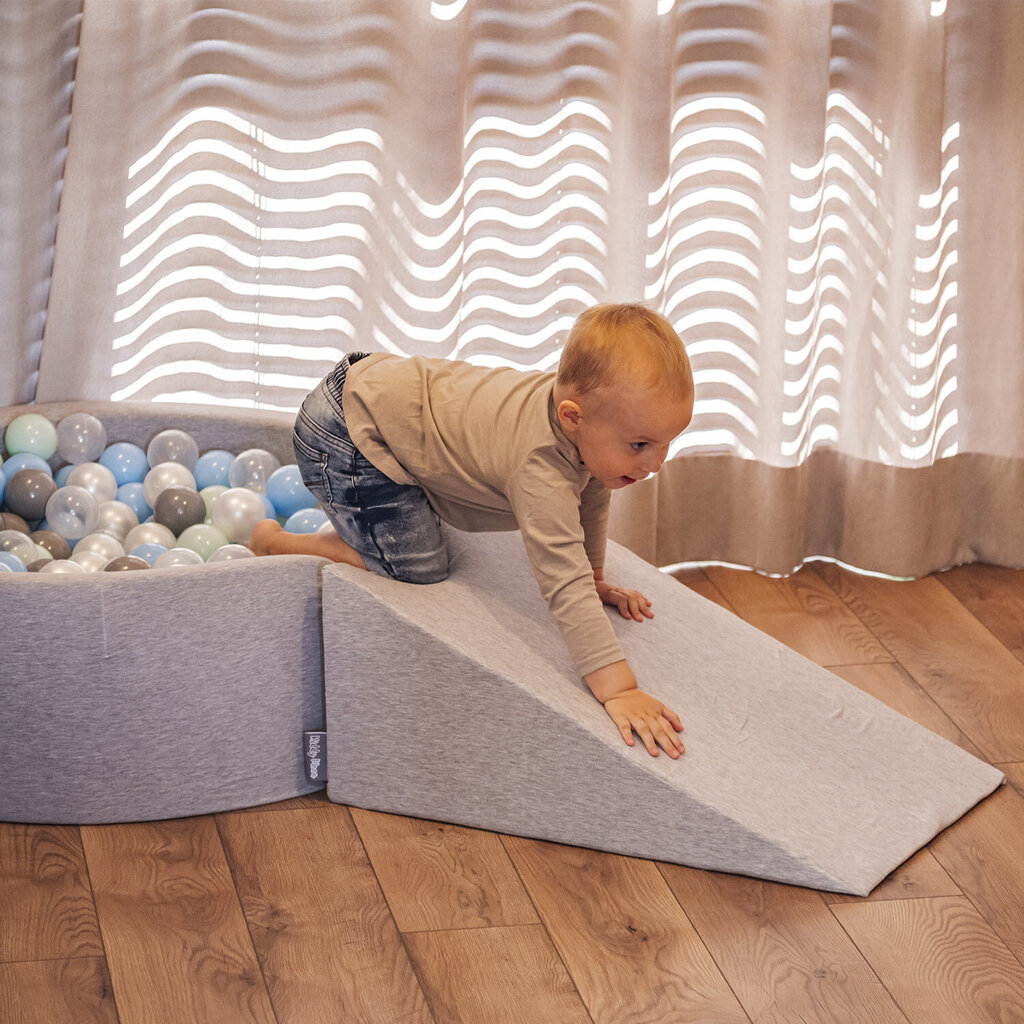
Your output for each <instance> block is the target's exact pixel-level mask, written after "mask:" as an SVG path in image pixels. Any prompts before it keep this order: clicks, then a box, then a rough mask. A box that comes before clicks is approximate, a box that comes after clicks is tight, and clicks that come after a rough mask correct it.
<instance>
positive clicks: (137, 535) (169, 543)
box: [124, 523, 175, 551]
mask: <svg viewBox="0 0 1024 1024" xmlns="http://www.w3.org/2000/svg"><path fill="white" fill-rule="evenodd" d="M140 544H163V546H164V547H165V548H173V547H174V545H175V539H174V531H173V530H171V529H169V528H168V527H166V526H163V525H162V524H160V523H140V524H139V525H138V526H135V527H133V528H132V529H131V530H129V531H128V533H127V534H125V538H124V549H125V551H133V550H134V549H135V548H137V547H138V546H139V545H140Z"/></svg>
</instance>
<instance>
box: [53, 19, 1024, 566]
mask: <svg viewBox="0 0 1024 1024" xmlns="http://www.w3.org/2000/svg"><path fill="white" fill-rule="evenodd" d="M1022 42H1024V4H1019V3H1017V2H1015V0H975V2H970V0H948V3H947V2H945V0H836V2H831V0H760V2H758V0H742V2H741V0H736V2H729V0H722V2H718V3H708V2H706V0H675V2H671V0H590V2H586V3H584V2H571V0H531V2H529V3H525V2H523V0H517V2H511V0H506V2H497V0H448V2H431V0H364V2H356V0H314V2H306V0H289V2H287V3H284V2H270V0H233V2H218V3H216V4H213V3H207V2H200V0H147V2H146V3H132V2H128V0H85V3H84V17H83V21H82V29H81V52H80V57H79V62H78V71H77V77H76V81H75V102H74V115H73V118H72V127H71V136H70V142H69V150H68V160H67V168H66V174H65V178H64V192H63V199H62V205H61V220H60V229H59V235H58V240H57V254H56V260H55V266H54V274H53V285H52V293H51V298H50V303H49V314H48V319H47V324H46V334H45V339H44V347H43V358H42V366H41V371H40V376H39V382H38V389H37V396H38V397H39V398H40V399H57V398H77V397H85V398H115V399H132V400H162V401H168V400H170V401H181V402H204V403H215V404H222V405H228V404H235V405H250V406H260V407H266V408H275V409H294V408H295V407H296V406H297V404H298V402H299V401H300V400H301V397H302V396H303V395H304V394H305V392H306V391H307V390H308V389H309V388H310V387H311V386H312V385H313V384H314V383H315V381H316V380H317V379H319V377H320V376H321V375H322V374H323V373H324V372H325V371H326V369H327V368H328V367H329V366H330V365H331V363H332V362H333V361H334V360H335V359H336V358H337V356H338V355H339V354H340V353H341V352H343V351H345V350H348V349H354V348H362V349H383V350H387V351H394V352H401V353H431V354H437V355H443V356H452V357H459V358H466V359H471V360H473V361H477V362H481V363H494V362H500V363H511V364H513V365H517V366H524V367H533V366H537V367H552V366H554V365H555V363H556V362H557V358H558V351H559V345H560V341H561V339H562V337H563V336H564V332H565V330H566V328H567V326H568V325H569V323H571V321H572V319H573V318H574V317H575V315H576V314H577V313H578V312H579V311H580V310H582V309H583V308H585V307H586V306H587V305H589V304H591V303H593V302H597V301H604V300H621V299H626V298H637V297H639V298H642V299H645V300H646V301H649V302H651V303H652V304H654V305H656V306H657V307H658V308H660V309H662V310H663V311H664V312H666V313H667V315H668V316H669V317H670V318H671V319H672V320H673V322H674V323H675V324H676V325H677V327H678V329H679V331H680V333H681V335H682V336H683V338H684V340H685V341H686V343H687V346H688V349H689V351H690V354H691V357H692V359H693V363H694V367H695V371H696V378H697V385H698V401H697V408H696V414H695V417H694V422H693V425H692V427H691V428H690V430H689V431H688V432H687V434H685V435H684V437H683V439H682V440H681V442H680V443H679V445H678V446H677V450H676V452H675V453H674V454H675V457H674V459H673V460H672V461H671V462H670V463H669V464H667V465H666V467H665V468H664V469H663V470H662V472H661V474H660V475H659V477H658V478H657V479H655V480H652V481H649V482H646V483H644V484H642V485H638V486H637V487H635V488H632V489H630V491H629V492H628V494H626V495H623V496H621V500H619V501H618V502H617V504H616V505H615V507H614V521H613V535H614V536H615V537H616V538H617V539H619V540H622V541H624V542H625V543H627V544H628V545H629V546H631V547H633V548H634V549H635V550H637V551H638V552H639V553H640V554H642V555H644V556H645V557H648V558H650V559H651V560H653V561H655V562H657V563H659V564H667V563H675V562H681V561H686V560H708V559H718V560H724V561H730V562H736V563H739V564H747V565H754V566H756V567H758V568H761V569H764V570H767V571H772V572H785V571H789V570H790V569H792V568H794V567H795V566H796V565H798V564H799V563H800V562H801V561H802V560H804V559H806V558H809V557H815V556H828V557H835V558H839V559H841V560H843V561H845V562H848V563H850V564H854V565H857V566H860V567H863V568H867V569H872V570H876V571H883V572H890V573H895V574H899V575H917V574H920V573H924V572H927V571H930V570H932V569H935V568H937V567H940V566H943V565H946V564H950V563H952V562H956V561H963V560H969V559H979V558H980V559H987V560H991V561H997V562H1003V563H1009V564H1020V563H1022V562H1024V528H1022V526H1021V525H1020V522H1021V520H1022V519H1024V517H1022V516H1021V515H1020V514H1019V512H1018V509H1020V508H1021V507H1022V504H1024V502H1022V499H1024V486H1022V482H1021V480H1020V476H1021V468H1020V467H1021V458H1022V456H1024V452H1022V448H1024V422H1022V418H1024V413H1022V410H1021V400H1020V399H1021V395H1022V383H1024V380H1022V377H1024V372H1022V363H1024V350H1022V345H1021V313H1022V301H1024V296H1022V289H1021V281H1022V275H1021V268H1020V257H1019V256H1018V248H1019V245H1020V242H1019V239H1020V238H1021V237H1022V236H1021V227H1022V220H1024V217H1022V204H1024V200H1022V198H1021V196H1020V190H1019V189H1017V188H1016V187H1015V184H1014V182H1015V176H1016V175H1017V174H1018V168H1019V167H1020V166H1021V163H1022V159H1021V158H1022V156H1024V152H1022V149H1024V132H1022V130H1021V124H1020V114H1019V112H1020V110H1021V109H1022V102H1021V101H1022V99H1024V95H1022V94H1024V82H1022V73H1021V63H1020V61H1019V59H1018V57H1017V53H1018V51H1019V50H1020V47H1021V44H1022Z"/></svg>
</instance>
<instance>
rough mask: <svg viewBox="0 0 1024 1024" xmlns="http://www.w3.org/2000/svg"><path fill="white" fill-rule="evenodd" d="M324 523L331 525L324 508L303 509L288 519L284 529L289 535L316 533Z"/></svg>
mask: <svg viewBox="0 0 1024 1024" xmlns="http://www.w3.org/2000/svg"><path fill="white" fill-rule="evenodd" d="M324 523H327V524H328V525H330V520H329V519H328V518H327V513H326V512H325V511H324V510H323V509H322V508H303V509H299V511H298V512H294V513H293V514H292V515H290V516H289V517H288V519H287V520H286V521H285V524H284V528H285V529H286V530H287V531H288V532H289V533H316V532H317V531H318V530H319V529H320V527H321V526H323V525H324ZM331 529H332V530H333V529H334V527H333V526H331Z"/></svg>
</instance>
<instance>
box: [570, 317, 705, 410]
mask: <svg viewBox="0 0 1024 1024" xmlns="http://www.w3.org/2000/svg"><path fill="white" fill-rule="evenodd" d="M624 378H625V380H627V381H633V382H635V383H638V384H642V385H645V386H648V387H663V388H668V389H670V390H672V391H675V392H676V393H677V394H679V395H690V394H692V392H693V372H692V371H691V369H690V360H689V359H688V358H687V355H686V349H685V348H684V347H683V342H682V340H681V339H680V337H679V335H678V334H676V332H675V329H674V328H673V327H672V324H671V323H669V321H668V320H667V319H666V318H665V317H664V316H662V315H661V314H660V313H656V312H655V311H654V310H653V309H649V308H648V307H647V306H643V305H640V304H639V303H606V304H604V305H600V306H591V308H590V309H588V310H585V311H584V312H583V313H581V314H580V316H579V318H578V319H577V320H576V323H575V324H573V327H572V330H570V332H569V337H568V338H567V339H566V342H565V347H564V348H563V349H562V357H561V359H560V360H559V363H558V383H559V384H560V385H562V386H563V387H564V388H566V389H568V390H570V391H572V392H573V393H575V394H577V395H585V394H587V393H588V392H591V391H596V390H597V389H598V388H607V387H611V386H613V385H616V384H620V385H621V384H622V383H623V382H624Z"/></svg>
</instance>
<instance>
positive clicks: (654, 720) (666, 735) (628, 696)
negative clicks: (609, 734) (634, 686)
mask: <svg viewBox="0 0 1024 1024" xmlns="http://www.w3.org/2000/svg"><path fill="white" fill-rule="evenodd" d="M604 709H605V711H607V712H608V715H609V716H610V717H611V720H612V721H613V722H614V723H615V724H616V725H617V726H618V728H619V732H620V733H622V738H623V739H624V740H625V741H626V743H627V744H628V745H629V746H631V747H632V746H633V733H634V731H635V732H636V734H637V735H638V736H639V737H640V739H641V740H643V743H644V746H645V747H646V748H647V752H648V753H649V754H650V755H651V756H652V757H657V756H658V747H659V746H660V747H661V749H662V750H664V751H665V753H666V754H668V756H669V757H673V758H675V757H678V756H679V755H680V754H682V753H684V752H685V750H686V747H684V746H683V741H682V740H681V739H680V738H679V737H678V736H677V735H676V733H679V732H682V731H683V723H682V722H681V721H680V720H679V716H678V715H677V714H676V713H675V712H674V711H673V710H672V709H671V708H667V707H665V705H664V704H662V703H661V701H660V700H657V699H656V698H654V697H652V696H651V695H650V694H649V693H644V691H643V690H626V691H625V692H624V693H620V694H619V695H618V696H615V697H609V698H608V699H607V700H606V701H605V702H604Z"/></svg>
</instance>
